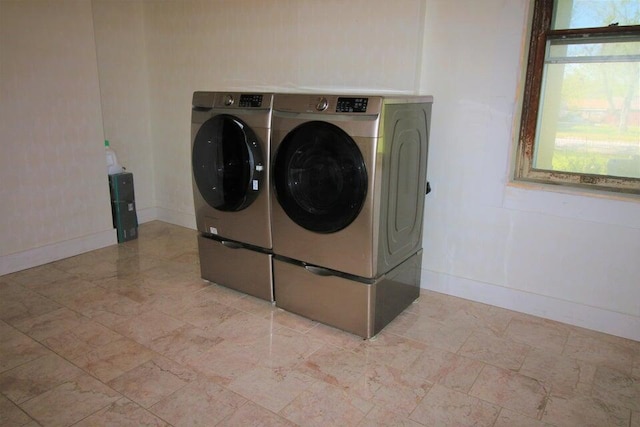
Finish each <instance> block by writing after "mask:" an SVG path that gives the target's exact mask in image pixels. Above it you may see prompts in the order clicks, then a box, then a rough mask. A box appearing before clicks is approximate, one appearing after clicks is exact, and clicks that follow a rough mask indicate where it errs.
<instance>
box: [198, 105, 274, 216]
mask: <svg viewBox="0 0 640 427" xmlns="http://www.w3.org/2000/svg"><path fill="white" fill-rule="evenodd" d="M257 141H258V139H257V137H256V135H255V133H254V132H253V131H252V130H251V128H249V127H248V126H247V125H246V124H245V123H244V122H242V120H240V119H238V118H237V117H233V116H230V115H226V114H221V115H218V116H214V117H212V118H210V119H209V120H207V121H206V122H204V123H203V125H202V127H201V128H200V130H199V131H198V133H197V135H196V137H195V140H194V142H193V153H192V166H193V177H194V180H195V182H196V185H197V186H198V190H199V191H200V194H201V195H202V197H203V198H204V199H205V200H206V202H207V203H208V204H209V205H210V206H211V207H213V208H215V209H218V210H221V211H239V210H242V209H244V208H246V207H247V206H249V205H250V204H251V203H252V202H253V201H254V200H255V199H256V197H258V193H259V189H260V188H261V187H262V185H261V184H262V183H261V179H260V178H261V176H262V169H263V163H262V153H261V151H260V147H259V146H258V142H257Z"/></svg>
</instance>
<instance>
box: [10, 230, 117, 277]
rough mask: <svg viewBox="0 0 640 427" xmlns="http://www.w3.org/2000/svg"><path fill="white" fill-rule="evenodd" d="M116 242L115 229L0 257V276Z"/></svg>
mask: <svg viewBox="0 0 640 427" xmlns="http://www.w3.org/2000/svg"><path fill="white" fill-rule="evenodd" d="M116 243H118V236H117V233H116V230H115V229H110V230H105V231H101V232H98V233H94V234H90V235H88V236H82V237H78V238H76V239H71V240H65V241H63V242H57V243H52V244H50V245H45V246H40V247H38V248H34V249H29V250H26V251H23V252H16V253H13V254H9V255H4V256H2V257H0V276H2V275H4V274H9V273H14V272H16V271H21V270H26V269H27V268H31V267H36V266H38V265H42V264H47V263H50V262H53V261H57V260H60V259H63V258H68V257H72V256H75V255H79V254H82V253H85V252H89V251H92V250H95V249H100V248H104V247H105V246H110V245H115V244H116Z"/></svg>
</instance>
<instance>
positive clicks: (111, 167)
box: [104, 139, 123, 175]
mask: <svg viewBox="0 0 640 427" xmlns="http://www.w3.org/2000/svg"><path fill="white" fill-rule="evenodd" d="M104 152H105V154H106V155H107V174H109V175H114V174H116V173H121V172H122V171H123V169H122V166H120V164H119V163H118V157H117V156H116V152H115V151H113V148H111V147H110V146H109V140H107V139H105V140H104Z"/></svg>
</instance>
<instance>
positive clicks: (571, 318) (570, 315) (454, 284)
mask: <svg viewBox="0 0 640 427" xmlns="http://www.w3.org/2000/svg"><path fill="white" fill-rule="evenodd" d="M420 286H421V287H422V288H423V289H428V290H431V291H435V292H440V293H443V294H447V295H453V296H456V297H460V298H465V299H468V300H472V301H477V302H481V303H484V304H489V305H494V306H497V307H502V308H506V309H509V310H513V311H518V312H521V313H527V314H531V315H534V316H539V317H543V318H545V319H551V320H556V321H558V322H563V323H568V324H570V325H574V326H579V327H583V328H587V329H592V330H595V331H599V332H604V333H607V334H611V335H616V336H619V337H623V338H629V339H632V340H635V341H640V317H637V316H632V315H629V314H624V313H618V312H615V311H611V310H606V309H603V308H599V307H590V306H586V305H583V304H578V303H575V302H571V301H565V300H561V299H558V298H553V297H548V296H544V295H538V294H533V293H529V292H525V291H520V290H518V289H511V288H505V287H502V286H497V285H492V284H489V283H483V282H477V281H474V280H470V279H465V278H462V277H456V276H451V275H448V274H445V273H437V272H434V271H430V270H424V269H423V270H422V277H421V285H420Z"/></svg>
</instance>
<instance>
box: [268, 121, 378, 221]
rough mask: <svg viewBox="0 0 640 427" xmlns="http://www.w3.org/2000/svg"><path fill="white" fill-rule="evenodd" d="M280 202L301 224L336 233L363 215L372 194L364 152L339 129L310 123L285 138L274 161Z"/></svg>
mask: <svg viewBox="0 0 640 427" xmlns="http://www.w3.org/2000/svg"><path fill="white" fill-rule="evenodd" d="M273 170H274V185H275V189H276V194H277V197H278V202H279V203H280V205H281V206H282V208H283V209H284V211H285V212H286V214H287V215H288V216H289V218H291V219H292V220H293V221H294V222H295V223H296V224H298V225H299V226H301V227H304V228H305V229H307V230H311V231H315V232H318V233H333V232H336V231H339V230H342V229H343V228H345V227H347V226H348V225H349V224H351V222H352V221H353V220H354V219H355V218H356V217H357V216H358V214H359V213H360V210H361V209H362V205H363V203H364V200H365V197H366V195H367V170H366V167H365V163H364V159H363V157H362V154H361V153H360V149H359V148H358V146H357V145H356V143H355V142H354V141H353V139H351V137H350V136H349V135H347V134H346V133H345V132H344V131H343V130H342V129H340V128H339V127H337V126H335V125H333V124H330V123H326V122H321V121H313V122H306V123H303V124H302V125H300V126H298V127H296V128H295V129H293V130H292V131H291V132H289V133H288V134H287V136H286V137H285V138H284V139H283V141H282V143H281V144H280V147H279V149H278V153H277V154H276V157H275V162H274V169H273Z"/></svg>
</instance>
